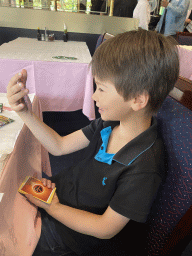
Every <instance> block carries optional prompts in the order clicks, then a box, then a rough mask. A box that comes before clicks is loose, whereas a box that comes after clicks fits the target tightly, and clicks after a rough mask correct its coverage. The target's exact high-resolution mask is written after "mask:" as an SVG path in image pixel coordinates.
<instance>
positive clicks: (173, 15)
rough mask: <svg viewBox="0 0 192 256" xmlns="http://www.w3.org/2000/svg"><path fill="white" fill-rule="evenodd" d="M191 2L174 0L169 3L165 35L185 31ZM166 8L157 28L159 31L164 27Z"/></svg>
mask: <svg viewBox="0 0 192 256" xmlns="http://www.w3.org/2000/svg"><path fill="white" fill-rule="evenodd" d="M189 4H190V0H172V1H171V3H169V4H168V6H167V14H166V20H165V31H164V35H165V36H169V35H176V32H183V30H184V23H185V19H186V16H187V12H188V9H189ZM165 10H166V9H165ZM165 10H164V12H163V15H162V16H161V19H160V21H159V22H158V24H157V27H156V29H155V30H156V31H158V32H160V30H161V27H162V23H163V18H164V15H165Z"/></svg>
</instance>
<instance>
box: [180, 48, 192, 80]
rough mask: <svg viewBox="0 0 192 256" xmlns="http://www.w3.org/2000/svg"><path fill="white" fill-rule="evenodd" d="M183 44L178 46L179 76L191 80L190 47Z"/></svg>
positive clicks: (191, 51)
mask: <svg viewBox="0 0 192 256" xmlns="http://www.w3.org/2000/svg"><path fill="white" fill-rule="evenodd" d="M184 47H185V46H180V47H178V49H179V59H180V76H183V77H185V78H188V79H190V80H192V49H189V47H186V48H184Z"/></svg>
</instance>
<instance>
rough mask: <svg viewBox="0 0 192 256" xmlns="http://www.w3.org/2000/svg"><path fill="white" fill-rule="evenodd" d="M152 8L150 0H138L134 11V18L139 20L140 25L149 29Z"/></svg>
mask: <svg viewBox="0 0 192 256" xmlns="http://www.w3.org/2000/svg"><path fill="white" fill-rule="evenodd" d="M150 12H151V8H150V5H149V0H138V3H137V5H136V7H135V9H134V11H133V18H135V19H138V20H139V27H141V28H143V29H145V30H148V26H149V22H150V19H151V16H150Z"/></svg>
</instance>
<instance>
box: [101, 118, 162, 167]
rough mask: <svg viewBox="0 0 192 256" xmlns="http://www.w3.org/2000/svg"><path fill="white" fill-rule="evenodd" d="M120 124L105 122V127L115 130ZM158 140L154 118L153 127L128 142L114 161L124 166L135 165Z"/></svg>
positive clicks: (115, 156)
mask: <svg viewBox="0 0 192 256" xmlns="http://www.w3.org/2000/svg"><path fill="white" fill-rule="evenodd" d="M119 123H120V122H118V121H104V122H103V126H104V127H108V126H111V128H112V129H113V128H114V127H115V126H117V125H118V124H119ZM156 138H157V120H156V118H155V117H153V118H152V121H151V126H150V127H149V128H148V129H147V130H146V131H144V132H143V133H141V134H140V135H139V136H137V137H136V138H134V139H133V140H132V141H130V142H128V143H127V144H126V145H125V146H124V147H123V148H122V149H120V150H119V151H118V152H117V153H116V154H115V155H114V157H113V160H115V161H117V162H119V163H121V164H124V165H126V166H128V165H130V164H131V163H133V162H134V161H135V160H136V159H137V157H139V156H140V155H141V154H142V153H144V152H145V151H146V150H147V149H149V148H150V147H151V146H152V145H153V144H154V143H155V140H156Z"/></svg>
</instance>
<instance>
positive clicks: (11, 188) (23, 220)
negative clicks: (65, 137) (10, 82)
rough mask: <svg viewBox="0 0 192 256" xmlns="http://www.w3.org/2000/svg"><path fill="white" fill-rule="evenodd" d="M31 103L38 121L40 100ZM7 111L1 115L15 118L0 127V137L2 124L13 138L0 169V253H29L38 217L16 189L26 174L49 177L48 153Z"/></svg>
mask: <svg viewBox="0 0 192 256" xmlns="http://www.w3.org/2000/svg"><path fill="white" fill-rule="evenodd" d="M1 97H2V95H1ZM30 99H31V98H30ZM32 102H33V103H32V110H33V112H34V113H35V114H36V115H37V116H38V117H39V118H40V119H41V120H42V111H41V105H40V101H39V100H38V98H37V97H36V96H34V98H33V101H32ZM5 104H6V103H5ZM6 107H7V106H6ZM7 111H8V110H7ZM7 111H6V110H5V111H3V113H1V114H2V115H5V116H7V117H12V118H14V119H15V121H14V122H12V123H10V124H8V125H5V126H4V127H1V128H0V132H1V138H2V134H4V137H5V136H6V130H3V129H6V126H7V129H13V130H14V129H16V132H15V133H14V135H15V136H16V137H15V141H14V147H13V149H12V152H11V153H10V151H9V155H8V156H9V157H8V158H7V159H5V163H4V165H3V167H2V170H1V172H0V255H1V256H31V255H32V254H33V252H34V250H35V247H36V245H37V243H38V240H39V237H40V233H41V216H40V213H39V212H38V211H37V207H36V206H34V205H32V204H31V203H30V202H28V201H26V199H25V197H24V196H23V195H21V194H20V193H19V192H18V188H19V187H20V185H21V183H22V182H23V180H24V179H25V177H26V176H28V175H29V176H33V177H37V178H38V179H40V178H41V177H42V171H43V172H45V173H46V174H47V175H48V176H51V167H50V162H49V155H48V152H47V151H46V150H45V149H44V147H43V146H42V145H41V144H40V142H39V141H38V140H37V139H36V138H35V137H34V135H33V134H32V132H31V131H30V130H29V129H28V127H27V126H26V125H25V124H22V121H19V119H17V118H16V113H15V116H13V113H11V112H10V113H8V112H7ZM16 123H17V125H16ZM8 127H9V128H8ZM11 127H12V128H11ZM6 150H8V149H6ZM6 152H7V151H6ZM1 153H2V152H1ZM4 153H5V152H4Z"/></svg>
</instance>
